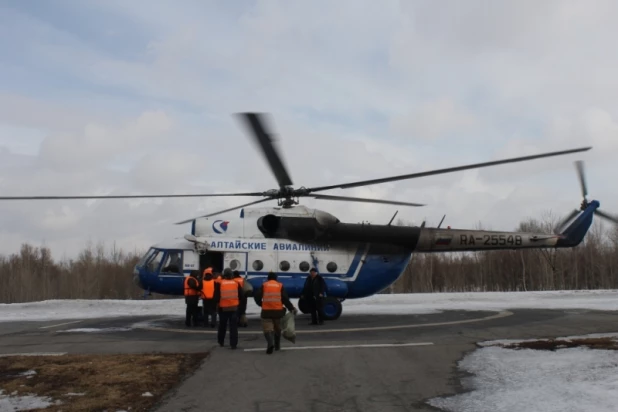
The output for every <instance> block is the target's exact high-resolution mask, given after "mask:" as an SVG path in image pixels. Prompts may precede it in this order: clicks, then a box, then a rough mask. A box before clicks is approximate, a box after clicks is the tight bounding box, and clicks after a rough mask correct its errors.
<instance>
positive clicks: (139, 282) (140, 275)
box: [133, 265, 145, 289]
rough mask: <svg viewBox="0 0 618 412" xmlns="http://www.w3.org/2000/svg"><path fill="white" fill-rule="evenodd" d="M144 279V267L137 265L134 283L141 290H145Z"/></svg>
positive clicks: (134, 270) (134, 271)
mask: <svg viewBox="0 0 618 412" xmlns="http://www.w3.org/2000/svg"><path fill="white" fill-rule="evenodd" d="M144 277H145V274H144V268H143V267H142V266H139V265H136V266H135V267H134V268H133V283H135V285H136V286H137V287H138V288H140V289H145V287H144V283H145V282H144Z"/></svg>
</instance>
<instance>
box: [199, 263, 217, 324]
mask: <svg viewBox="0 0 618 412" xmlns="http://www.w3.org/2000/svg"><path fill="white" fill-rule="evenodd" d="M203 275H204V279H203V280H202V296H201V298H202V302H203V305H204V327H206V326H208V324H209V322H208V320H209V319H210V320H211V321H210V327H211V328H214V327H215V324H216V323H217V303H216V302H215V279H214V277H213V273H212V268H211V267H208V268H206V269H204V273H203Z"/></svg>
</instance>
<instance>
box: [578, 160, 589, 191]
mask: <svg viewBox="0 0 618 412" xmlns="http://www.w3.org/2000/svg"><path fill="white" fill-rule="evenodd" d="M575 167H576V168H577V176H578V177H579V185H580V186H581V188H582V196H583V198H584V199H585V198H586V196H588V186H587V185H586V177H585V176H584V162H583V161H581V160H577V161H576V162H575Z"/></svg>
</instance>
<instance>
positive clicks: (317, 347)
mask: <svg viewBox="0 0 618 412" xmlns="http://www.w3.org/2000/svg"><path fill="white" fill-rule="evenodd" d="M428 345H433V342H410V343H374V344H366V345H324V346H287V347H283V348H281V350H304V349H348V348H393V347H399V346H428ZM244 351H245V352H261V351H264V348H250V349H245V350H244Z"/></svg>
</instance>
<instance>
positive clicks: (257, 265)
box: [253, 260, 264, 271]
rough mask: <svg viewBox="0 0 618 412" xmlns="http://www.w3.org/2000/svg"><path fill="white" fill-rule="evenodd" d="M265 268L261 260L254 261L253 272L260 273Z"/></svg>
mask: <svg viewBox="0 0 618 412" xmlns="http://www.w3.org/2000/svg"><path fill="white" fill-rule="evenodd" d="M263 268H264V262H262V261H261V260H254V261H253V270H255V271H260V270H262V269H263Z"/></svg>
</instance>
